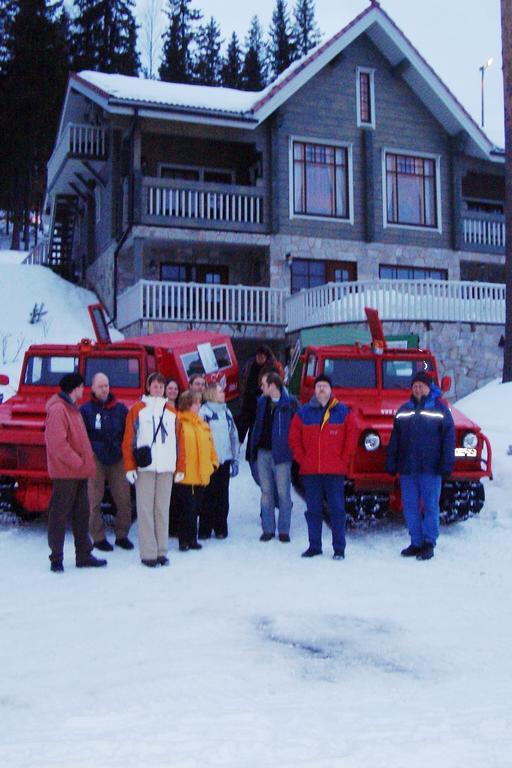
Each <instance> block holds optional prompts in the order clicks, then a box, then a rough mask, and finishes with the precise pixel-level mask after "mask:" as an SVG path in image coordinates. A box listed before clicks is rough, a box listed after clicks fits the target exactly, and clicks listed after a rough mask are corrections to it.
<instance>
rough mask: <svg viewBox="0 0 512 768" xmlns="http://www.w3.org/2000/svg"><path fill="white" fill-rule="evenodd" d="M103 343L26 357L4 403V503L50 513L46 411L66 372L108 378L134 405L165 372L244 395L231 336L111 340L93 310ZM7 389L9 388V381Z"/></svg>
mask: <svg viewBox="0 0 512 768" xmlns="http://www.w3.org/2000/svg"><path fill="white" fill-rule="evenodd" d="M89 313H90V315H91V320H92V323H93V327H94V330H95V333H96V339H97V340H96V341H95V342H94V341H91V340H90V339H82V341H80V343H78V344H73V345H70V344H66V345H64V344H40V345H32V346H31V347H29V349H28V350H27V351H26V353H25V358H24V361H23V367H22V371H21V377H20V384H19V389H18V392H17V393H16V395H14V397H11V398H10V399H9V400H7V401H6V402H5V403H2V405H0V506H3V507H4V508H6V507H11V508H14V509H15V511H17V512H18V513H19V514H20V515H22V516H33V515H35V514H39V513H41V512H44V511H46V509H47V508H48V504H49V500H50V493H51V481H50V479H49V477H48V473H47V468H46V451H45V444H44V424H45V407H46V403H47V402H48V399H49V398H50V397H51V395H53V394H54V393H55V392H58V391H59V387H58V383H59V381H60V379H61V377H62V376H63V375H64V374H65V373H70V372H73V371H78V372H80V373H81V374H82V376H83V377H84V379H85V387H86V389H85V393H84V401H83V402H85V401H86V400H87V399H88V397H89V394H90V386H91V381H92V377H93V376H94V374H95V373H97V372H99V371H101V372H103V373H105V374H107V376H108V378H109V380H110V385H111V387H112V389H113V391H114V392H115V394H116V397H117V398H118V399H119V400H121V401H122V402H124V403H125V404H126V405H127V406H128V407H130V406H131V405H132V404H133V403H134V402H135V401H136V400H138V399H139V398H140V396H141V394H142V393H143V391H144V382H145V380H146V378H147V376H148V374H149V373H151V372H153V371H159V372H161V373H163V375H164V376H165V377H166V378H175V379H176V380H177V381H178V382H179V385H180V389H182V390H183V389H186V388H187V385H188V379H189V378H190V376H192V374H193V373H201V374H203V375H204V376H205V378H206V380H207V382H209V383H210V382H213V381H219V382H221V383H222V384H223V385H224V386H225V389H226V400H227V401H229V400H232V399H233V398H236V397H237V395H238V363H237V360H236V357H235V353H234V351H233V347H232V345H231V340H230V338H229V336H224V335H221V334H218V333H210V332H207V331H179V332H174V333H159V334H153V335H149V336H140V337H137V338H128V339H124V340H122V341H115V342H113V341H111V339H110V334H109V332H108V327H107V323H106V321H105V317H104V315H103V309H102V307H101V305H92V306H90V307H89ZM2 384H4V385H5V384H8V379H7V377H6V376H2Z"/></svg>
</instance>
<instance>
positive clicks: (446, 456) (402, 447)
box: [386, 371, 455, 560]
mask: <svg viewBox="0 0 512 768" xmlns="http://www.w3.org/2000/svg"><path fill="white" fill-rule="evenodd" d="M411 387H412V394H411V398H410V400H408V401H407V402H406V403H404V404H403V405H402V406H401V407H400V408H399V409H398V411H397V413H396V416H395V420H394V423H393V431H392V433H391V438H390V441H389V446H388V453H387V461H386V470H387V472H389V474H391V475H395V474H396V473H397V472H398V473H399V474H400V489H401V492H402V505H403V510H404V517H405V520H406V522H407V527H408V529H409V535H410V537H411V543H410V545H409V546H408V547H406V548H405V549H403V550H402V552H401V554H402V556H403V557H416V558H417V559H418V560H430V559H431V558H432V557H433V556H434V548H435V546H436V541H437V537H438V535H439V497H440V495H441V486H442V481H443V478H444V477H449V476H450V474H451V473H452V471H453V466H454V463H455V426H454V423H453V417H452V414H451V412H450V409H449V408H448V406H447V405H446V403H445V402H444V401H443V400H442V398H441V390H440V389H439V388H438V387H437V386H436V384H435V383H434V382H433V380H432V378H431V377H430V376H429V375H428V374H427V373H425V372H424V371H420V372H419V373H417V374H416V375H415V376H414V377H413V379H412V382H411Z"/></svg>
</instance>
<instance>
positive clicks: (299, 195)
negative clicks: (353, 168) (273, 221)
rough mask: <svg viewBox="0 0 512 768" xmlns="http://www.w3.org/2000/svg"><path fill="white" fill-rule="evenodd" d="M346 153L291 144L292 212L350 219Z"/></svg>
mask: <svg viewBox="0 0 512 768" xmlns="http://www.w3.org/2000/svg"><path fill="white" fill-rule="evenodd" d="M348 198H349V183H348V150H347V148H346V147H340V146H331V145H329V144H310V143H306V142H303V141H294V142H293V212H294V214H296V215H303V216H325V217H329V218H336V219H348V218H349V199H348Z"/></svg>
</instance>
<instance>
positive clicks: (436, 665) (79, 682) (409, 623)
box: [0, 268, 512, 768]
mask: <svg viewBox="0 0 512 768" xmlns="http://www.w3.org/2000/svg"><path fill="white" fill-rule="evenodd" d="M31 269H34V268H31ZM35 269H37V268H35ZM41 298H43V300H44V297H38V299H39V300H41ZM1 301H3V299H0V302H1ZM0 306H2V304H1V303H0ZM73 314H74V312H73V310H72V309H70V317H69V320H70V322H71V321H72V315H73ZM21 315H22V316H23V317H24V316H25V313H21ZM511 398H512V385H510V384H507V385H501V384H498V383H493V384H490V385H489V386H487V387H486V388H484V389H482V390H480V391H479V392H477V393H474V394H473V395H471V396H470V397H468V398H466V399H465V400H464V401H461V402H460V403H459V404H458V405H459V407H461V409H462V410H463V411H464V412H466V413H467V414H468V415H469V416H470V417H472V418H474V419H475V420H476V421H478V422H479V423H480V424H481V425H482V426H483V427H484V429H485V430H486V431H487V433H488V435H489V437H490V439H491V442H492V445H493V448H494V452H495V456H494V474H495V477H494V480H493V481H492V482H487V483H486V493H487V502H486V505H485V507H484V510H483V511H482V512H481V514H480V515H479V516H478V517H476V518H474V519H472V520H469V521H467V522H464V523H460V524H457V525H455V526H453V527H451V528H448V529H443V531H442V535H441V538H440V541H439V543H438V547H437V550H436V557H435V558H434V560H432V561H430V562H426V563H420V562H417V561H416V560H412V561H411V560H404V559H403V558H401V557H400V555H399V552H400V549H401V547H402V546H404V544H406V543H407V536H406V533H405V530H404V529H403V527H402V526H401V525H400V524H399V523H398V522H396V523H392V524H387V525H385V526H383V527H380V528H378V529H375V530H371V531H367V532H357V533H349V536H348V546H347V559H346V560H345V561H342V562H334V561H333V560H332V559H331V557H330V546H329V532H328V531H327V530H326V531H325V533H324V556H323V557H319V558H315V559H313V560H311V561H305V560H303V559H301V558H300V553H301V551H302V550H303V549H304V548H305V547H306V544H307V540H306V538H307V537H306V526H305V521H304V516H303V511H304V503H303V502H302V501H301V500H300V499H298V498H297V497H295V500H294V501H295V504H294V512H293V522H292V531H291V533H292V542H291V544H281V543H279V542H277V541H275V540H274V541H271V542H269V543H260V542H259V540H258V538H259V534H260V528H259V515H258V509H259V500H258V493H257V489H256V487H255V485H254V484H253V482H252V480H251V477H250V474H249V472H248V470H247V466H246V465H245V463H244V462H242V469H241V472H240V475H239V476H238V477H237V478H236V479H235V480H233V481H232V493H231V513H230V537H229V539H227V540H226V541H215V540H213V541H208V542H206V543H205V546H204V549H203V550H202V551H201V552H187V553H180V552H178V551H177V544H176V540H174V539H173V540H171V542H170V559H171V565H170V567H169V568H160V569H158V570H149V569H145V568H143V567H141V565H140V564H139V559H138V554H137V551H136V550H135V551H134V552H128V553H127V552H124V551H115V552H113V553H111V554H109V555H107V557H108V561H109V564H108V567H107V568H106V569H101V570H99V571H97V572H92V571H87V570H77V569H75V568H74V558H73V547H72V539H71V536H70V535H68V538H67V541H66V553H65V568H66V571H65V573H64V574H62V575H57V574H52V573H50V570H49V562H48V559H47V556H48V550H47V544H46V528H45V525H44V523H42V522H38V523H35V524H32V525H29V526H15V525H12V524H7V523H6V522H4V523H3V524H1V525H0V563H1V568H2V584H3V588H2V590H1V592H0V615H1V622H2V623H1V631H0V658H1V659H2V662H3V663H2V672H1V675H0V765H1V766H2V768H22V767H23V768H25V766H29V767H30V768H93V767H94V768H117V767H118V766H119V768H121V767H122V768H132V767H133V768H145V767H146V766H148V767H149V766H151V768H196V767H197V768H204V767H206V766H219V767H220V766H222V768H253V767H254V768H270V767H273V766H276V768H277V767H279V768H298V767H299V766H304V767H307V768H310V767H311V768H411V767H412V768H432V767H433V766H435V768H482V766H485V768H510V765H511V763H512V757H511V755H512V736H511V734H512V714H511V693H512V691H511V687H512V682H511V681H512V653H511V641H512V636H511V635H512V632H511V630H512V618H511V614H510V608H508V609H507V607H506V606H507V604H509V598H508V593H509V591H510V583H511V578H512V557H511V540H512V492H511V491H512V480H511V478H512V471H511V469H512V456H508V455H507V446H508V444H509V443H512V409H511V408H510V402H511ZM132 535H133V538H134V539H136V527H135V528H134V529H133V531H132Z"/></svg>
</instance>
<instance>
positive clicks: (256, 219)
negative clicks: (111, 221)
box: [142, 177, 267, 232]
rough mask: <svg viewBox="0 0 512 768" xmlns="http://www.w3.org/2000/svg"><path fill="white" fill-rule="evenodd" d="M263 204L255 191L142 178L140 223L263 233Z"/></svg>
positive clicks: (265, 227) (264, 228)
mask: <svg viewBox="0 0 512 768" xmlns="http://www.w3.org/2000/svg"><path fill="white" fill-rule="evenodd" d="M265 200H266V195H265V192H264V190H261V189H260V188H258V187H248V186H247V187H244V186H235V185H227V184H207V183H200V182H194V181H182V180H179V179H159V178H152V177H143V180H142V221H143V223H145V224H151V223H157V224H164V225H165V224H167V225H168V226H171V225H176V224H180V223H181V224H183V223H187V224H188V225H189V226H201V227H203V228H213V227H214V228H223V229H234V230H241V231H256V232H258V231H262V232H263V231H266V229H267V226H266V211H265Z"/></svg>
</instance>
